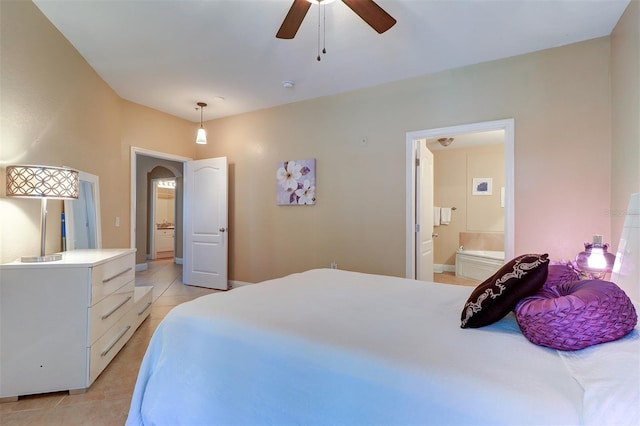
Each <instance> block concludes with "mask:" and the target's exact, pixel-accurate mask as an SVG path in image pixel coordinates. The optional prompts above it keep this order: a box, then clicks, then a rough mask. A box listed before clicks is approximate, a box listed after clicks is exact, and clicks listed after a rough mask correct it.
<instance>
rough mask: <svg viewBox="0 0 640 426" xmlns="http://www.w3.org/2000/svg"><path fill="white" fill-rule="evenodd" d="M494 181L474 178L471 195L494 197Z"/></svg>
mask: <svg viewBox="0 0 640 426" xmlns="http://www.w3.org/2000/svg"><path fill="white" fill-rule="evenodd" d="M492 194H493V179H492V178H473V185H472V188H471V195H492Z"/></svg>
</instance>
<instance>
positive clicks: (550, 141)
mask: <svg viewBox="0 0 640 426" xmlns="http://www.w3.org/2000/svg"><path fill="white" fill-rule="evenodd" d="M631 7H632V13H631V14H629V12H627V14H626V15H625V17H624V19H625V20H626V21H625V22H629V21H630V22H631V24H626V23H625V22H622V23H621V25H622V27H619V28H618V29H617V34H614V43H613V48H611V43H610V41H611V40H610V39H609V38H602V39H597V40H592V41H588V42H584V43H578V44H575V45H571V46H566V47H561V48H557V49H551V50H547V51H543V52H537V53H532V54H528V55H524V56H520V57H515V58H510V59H506V60H501V61H494V62H489V63H484V64H479V65H475V66H471V67H466V68H461V69H457V70H452V71H447V72H442V73H439V74H435V75H430V76H424V77H420V78H415V79H410V80H405V81H401V82H397V83H391V84H386V85H383V86H379V87H375V88H371V89H366V90H360V91H356V92H352V93H347V94H342V95H336V96H330V97H325V98H320V99H315V100H311V101H306V102H300V103H296V104H291V105H285V106H282V107H278V108H273V109H269V110H263V111H257V112H253V113H249V114H244V115H239V116H235V117H229V118H225V119H220V120H215V121H211V122H208V123H206V126H207V129H208V131H209V137H210V143H209V145H207V146H206V147H198V148H195V146H194V144H193V134H194V131H195V128H196V127H197V125H196V124H194V123H189V122H186V121H184V120H181V119H178V118H176V117H172V116H169V115H167V114H163V113H161V112H158V111H154V110H151V109H149V108H146V107H143V106H140V105H136V104H133V103H131V102H128V101H124V100H122V99H120V98H119V97H118V96H117V95H116V94H115V93H114V92H113V91H112V90H111V89H110V88H109V87H108V86H106V85H105V83H104V82H103V81H102V80H101V79H100V78H99V77H98V76H97V75H96V74H95V72H94V71H93V70H92V69H91V68H90V67H89V66H88V65H87V64H86V62H85V61H84V60H83V59H82V58H81V57H80V55H79V54H78V53H77V52H76V51H75V50H74V49H73V48H72V47H71V46H70V45H69V44H68V43H67V42H66V40H64V38H63V37H62V36H61V35H60V34H59V33H58V32H57V31H56V30H55V28H54V27H53V26H52V25H51V24H50V23H49V22H48V21H47V20H46V19H45V18H44V17H43V16H42V14H41V13H40V12H39V10H38V9H37V8H36V7H35V6H34V5H33V4H32V3H30V2H28V1H17V2H0V19H1V31H2V33H1V35H2V37H1V41H0V43H1V45H0V47H1V49H2V61H1V62H0V66H1V67H2V68H1V70H0V71H1V72H0V84H1V86H0V89H1V90H2V98H1V99H0V108H1V113H2V114H1V116H2V122H1V126H0V127H1V128H0V131H1V134H0V136H1V138H2V144H1V150H2V151H1V152H0V162H1V163H2V166H5V165H7V164H13V163H46V164H55V165H58V164H66V165H69V166H72V167H76V168H79V169H83V170H86V171H87V172H90V173H93V174H96V175H98V176H100V184H101V192H102V212H101V214H102V218H103V242H104V245H105V246H106V247H116V246H128V245H129V226H130V224H129V221H128V217H129V208H130V195H129V190H128V188H129V179H130V170H129V162H130V149H131V146H137V147H142V148H148V149H151V150H155V151H161V152H166V153H170V154H174V155H180V156H184V157H196V158H205V157H214V156H228V158H229V161H230V256H229V258H230V278H231V279H235V280H243V281H258V280H262V279H266V278H270V277H275V276H280V275H284V274H287V273H291V272H295V271H301V270H304V269H308V268H314V267H326V266H328V265H329V264H330V262H331V261H336V262H338V264H339V266H340V267H341V268H345V269H354V270H359V271H367V272H374V273H382V274H390V275H404V267H405V259H404V253H405V223H404V221H405V170H404V161H405V134H406V132H408V131H415V130H421V129H429V128H435V127H445V126H450V125H457V124H464V123H471V122H479V121H487V120H495V119H503V118H510V117H513V118H515V194H516V199H515V208H516V211H515V222H516V236H515V243H516V247H515V250H516V252H518V253H519V252H524V251H548V252H549V253H550V254H551V256H552V257H554V258H561V257H569V256H573V255H575V252H576V250H577V249H578V248H579V247H580V245H581V243H582V242H583V241H585V240H586V239H588V238H589V236H590V235H592V234H593V233H602V234H604V235H605V239H606V240H607V241H613V240H615V239H616V238H617V237H613V238H612V235H611V229H610V228H611V219H610V217H609V215H606V214H597V213H595V214H585V212H598V211H602V206H609V205H611V206H612V208H613V207H614V205H615V206H617V205H618V204H626V198H628V194H626V192H627V191H630V189H628V188H627V187H626V186H625V187H624V189H623V187H620V186H617V182H613V184H612V179H613V180H614V181H615V180H616V179H618V178H620V179H626V177H627V176H630V177H632V178H633V179H637V176H638V174H637V173H638V172H637V169H636V167H637V166H636V165H633V164H630V162H627V161H626V159H624V158H622V156H618V155H614V158H613V164H614V169H615V170H613V171H612V168H611V164H612V153H611V147H612V143H611V133H612V129H611V116H612V108H611V105H612V102H611V93H612V91H611V86H613V87H614V88H617V90H614V91H613V95H614V100H613V105H615V110H614V114H613V116H614V120H621V121H622V122H624V123H626V125H625V126H624V127H625V129H627V130H624V131H623V133H624V135H625V137H624V138H623V139H624V142H621V141H618V140H616V142H615V145H614V147H615V149H616V150H618V149H621V150H626V151H627V152H628V151H629V150H631V151H632V152H636V153H637V152H638V151H637V149H638V148H637V145H638V143H639V142H638V139H637V133H634V132H636V131H637V129H636V128H634V127H633V123H632V121H633V120H630V119H621V118H620V117H619V116H617V114H620V111H625V110H626V109H627V108H628V109H630V110H631V111H632V112H633V111H635V113H636V115H635V117H637V111H638V107H637V103H635V101H634V100H633V99H629V97H628V96H621V95H620V92H622V91H623V90H622V88H626V87H627V85H628V84H629V87H631V89H632V91H635V94H636V98H635V99H637V86H638V85H637V78H638V77H637V73H636V74H633V72H634V70H636V69H637V68H634V67H635V66H636V65H635V64H634V63H633V58H634V56H633V55H634V54H635V55H636V56H635V58H637V51H636V52H635V53H634V52H631V53H630V56H631V60H627V56H628V55H627V54H626V53H625V54H624V55H622V54H621V55H616V52H620V53H624V52H627V53H628V47H627V46H628V45H629V44H631V46H637V41H636V40H631V41H629V37H633V34H637V22H638V20H637V5H636V4H635V2H634V3H633V5H632V6H631ZM629 16H630V17H629ZM627 26H629V27H631V30H625V28H626V27H627ZM634 26H635V29H634V28H633V27H634ZM634 31H635V32H634ZM630 34H631V35H630ZM616 37H617V38H618V39H617V41H616ZM610 54H613V61H612V63H613V65H612V66H610V61H609V58H610ZM618 56H621V57H618ZM616 58H617V59H616ZM636 63H637V61H636ZM610 73H611V76H612V79H613V82H611V80H610ZM628 80H630V81H628ZM632 95H633V93H632ZM616 111H617V114H616ZM362 136H366V137H367V138H368V145H367V146H366V147H363V146H361V145H360V143H359V141H360V138H361V137H362ZM633 150H635V151H633ZM625 155H626V154H625ZM304 158H316V159H317V198H318V202H317V205H316V206H313V207H278V206H276V204H275V166H276V164H277V162H278V161H282V160H286V159H304ZM594 170H597V171H598V173H593V171H594ZM0 171H2V172H4V169H2V170H0ZM0 176H2V178H1V179H2V181H4V173H2V174H1V175H0ZM3 186H4V185H3ZM612 186H613V188H614V189H613V191H614V192H612ZM629 187H631V185H630V186H629ZM579 188H589V190H588V191H580V190H579ZM612 193H615V194H616V198H615V199H613V197H612ZM623 199H625V201H622V200H623ZM52 204H56V203H52ZM55 208H57V210H58V212H57V213H59V209H60V207H59V206H58V207H55ZM616 208H618V207H616ZM0 214H1V217H2V219H3V220H2V221H0V223H1V225H0V226H2V228H0V232H1V237H0V245H1V246H0V253H1V258H0V260H1V261H3V262H6V261H10V260H13V259H14V258H16V257H18V256H20V255H24V254H26V253H31V252H36V251H37V249H38V245H39V238H38V236H39V229H38V227H39V224H38V216H39V206H38V203H36V202H33V201H29V200H16V199H6V198H4V197H3V198H0ZM51 216H54V219H53V220H54V225H53V226H50V227H49V230H50V232H49V234H48V241H49V250H48V251H52V249H55V248H56V247H55V246H58V247H59V244H58V243H57V241H59V229H58V228H57V227H56V226H55V223H56V222H57V219H55V216H56V212H52V215H51ZM116 216H118V217H120V218H121V223H122V225H121V227H119V228H116V227H115V226H114V225H113V224H114V218H115V217H116ZM7 218H9V219H7ZM56 234H57V235H56Z"/></svg>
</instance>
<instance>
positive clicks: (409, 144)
mask: <svg viewBox="0 0 640 426" xmlns="http://www.w3.org/2000/svg"><path fill="white" fill-rule="evenodd" d="M489 131H503V132H504V197H503V199H504V252H505V256H506V258H511V257H513V253H514V206H515V203H514V135H515V129H514V120H513V119H505V120H497V121H487V122H479V123H471V124H464V125H459V126H452V127H443V128H436V129H428V130H420V131H415V132H407V134H406V276H407V277H408V278H416V262H417V255H416V250H417V249H416V245H417V241H418V232H420V230H422V232H431V230H432V224H431V223H430V224H424V225H423V226H421V224H420V223H419V218H417V217H416V205H417V203H418V201H419V200H418V199H417V196H416V185H417V184H416V153H417V149H416V146H417V145H418V144H419V142H420V141H421V140H425V139H426V140H433V139H434V138H435V140H437V139H438V138H450V137H455V136H457V135H463V134H469V133H479V132H489ZM482 177H484V176H482ZM447 207H456V206H447ZM421 228H422V229H421Z"/></svg>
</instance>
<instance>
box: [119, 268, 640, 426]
mask: <svg viewBox="0 0 640 426" xmlns="http://www.w3.org/2000/svg"><path fill="white" fill-rule="evenodd" d="M471 290H472V288H470V287H461V286H450V285H445V284H435V283H425V282H418V281H413V280H408V279H403V278H394V277H383V276H378V275H368V274H361V273H355V272H346V271H340V270H331V269H320V270H312V271H308V272H304V273H301V274H293V275H290V276H287V277H284V278H280V279H276V280H271V281H267V282H264V283H261V284H257V285H252V286H246V287H242V288H238V289H235V290H232V291H229V292H226V293H216V294H212V295H209V296H204V297H201V298H199V299H196V300H194V301H192V302H188V303H184V304H182V305H180V306H178V307H176V308H175V309H173V310H172V311H171V312H170V313H169V314H168V315H167V316H166V318H165V319H164V320H163V321H162V323H161V324H160V325H159V326H158V329H157V330H156V332H155V334H154V336H153V338H152V340H151V343H150V344H149V348H148V350H147V354H146V355H145V358H144V360H143V363H142V366H141V369H140V373H139V376H138V382H137V384H136V388H135V392H134V395H133V400H132V403H131V409H130V412H129V417H128V419H127V425H161V424H166V425H214V424H216V425H231V424H242V425H262V424H272V425H291V424H300V425H320V424H331V425H340V424H342V425H361V424H362V425H363V424H377V425H392V424H394V425H410V424H414V425H436V424H437V425H444V424H465V425H470V424H473V425H481V424H487V425H489V424H490V425H498V424H505V425H516V424H517V425H523V424H535V425H543V424H554V425H569V424H640V415H639V414H638V406H640V404H638V403H637V402H638V401H639V399H638V394H639V392H640V384H639V383H640V344H639V341H640V339H638V330H637V329H636V330H634V331H633V332H632V333H631V334H630V335H628V336H627V337H625V338H624V339H621V340H619V341H617V342H612V343H607V344H604V345H599V346H596V347H592V348H588V349H585V350H583V351H579V352H575V353H569V354H566V353H565V354H562V355H561V354H559V353H558V352H557V351H555V350H551V349H547V348H542V347H539V346H535V345H533V344H531V343H530V342H529V341H527V340H526V339H525V338H524V336H523V335H522V334H521V332H520V330H519V328H518V325H517V323H516V322H515V318H514V317H513V315H509V316H507V317H506V318H504V319H503V320H501V321H499V322H498V323H496V324H493V325H491V326H489V327H484V328H481V329H461V328H460V312H461V309H462V306H463V305H464V302H465V301H466V299H467V297H468V296H469V294H470V292H471ZM614 355H615V357H614ZM611 357H614V358H611ZM620 386H624V388H621V387H620ZM583 387H584V388H583ZM612 389H615V391H616V392H617V394H620V398H615V397H613V398H612V397H611V391H612ZM634 403H635V404H636V406H635V408H634V407H630V406H629V405H628V404H634ZM584 404H587V405H586V406H585V405H584ZM603 407H604V408H603ZM603 409H606V411H604V412H603V411H602V410H603ZM634 410H635V411H634Z"/></svg>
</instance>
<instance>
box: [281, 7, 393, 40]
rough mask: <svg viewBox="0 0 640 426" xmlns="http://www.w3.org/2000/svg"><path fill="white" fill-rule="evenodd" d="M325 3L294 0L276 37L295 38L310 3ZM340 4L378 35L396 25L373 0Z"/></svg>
mask: <svg viewBox="0 0 640 426" xmlns="http://www.w3.org/2000/svg"><path fill="white" fill-rule="evenodd" d="M327 1H328V0H324V1H323V0H294V1H293V4H292V5H291V9H289V12H288V13H287V16H285V18H284V21H283V22H282V25H281V26H280V29H279V30H278V33H277V34H276V37H277V38H284V39H291V38H293V37H295V35H296V33H297V32H298V28H300V25H301V24H302V21H303V20H304V17H305V15H306V14H307V11H308V10H309V8H310V7H311V2H313V3H322V2H327ZM342 2H343V3H344V4H346V5H347V6H349V8H350V9H351V10H353V11H354V12H355V13H356V15H358V16H359V17H360V18H362V20H364V21H365V22H366V23H367V24H369V25H370V26H371V28H373V29H374V30H376V31H377V32H378V34H382V33H383V32H385V31H387V30H388V29H389V28H391V27H393V26H394V25H395V23H396V20H395V19H394V18H393V17H392V16H391V15H389V14H388V13H387V12H385V11H384V9H382V8H381V7H380V6H378V4H377V3H376V2H374V1H373V0H342Z"/></svg>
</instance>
